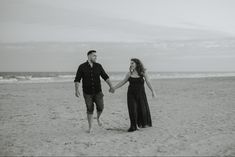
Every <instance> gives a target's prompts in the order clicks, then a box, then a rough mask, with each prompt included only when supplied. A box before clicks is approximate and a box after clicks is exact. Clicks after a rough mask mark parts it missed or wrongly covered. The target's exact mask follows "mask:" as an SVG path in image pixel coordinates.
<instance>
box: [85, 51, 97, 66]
mask: <svg viewBox="0 0 235 157" xmlns="http://www.w3.org/2000/svg"><path fill="white" fill-rule="evenodd" d="M87 57H88V60H89V61H91V62H93V63H96V58H97V56H96V51H95V50H90V51H88V52H87Z"/></svg>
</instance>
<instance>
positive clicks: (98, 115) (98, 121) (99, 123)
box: [97, 111, 102, 126]
mask: <svg viewBox="0 0 235 157" xmlns="http://www.w3.org/2000/svg"><path fill="white" fill-rule="evenodd" d="M101 113H102V112H100V111H97V123H98V125H99V126H102V123H101V122H100V115H101Z"/></svg>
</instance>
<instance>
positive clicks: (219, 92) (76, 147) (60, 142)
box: [0, 77, 235, 156]
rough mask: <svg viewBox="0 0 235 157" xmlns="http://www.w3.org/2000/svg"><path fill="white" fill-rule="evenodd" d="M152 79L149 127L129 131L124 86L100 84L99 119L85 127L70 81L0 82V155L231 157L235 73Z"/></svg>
mask: <svg viewBox="0 0 235 157" xmlns="http://www.w3.org/2000/svg"><path fill="white" fill-rule="evenodd" d="M152 83H153V86H154V88H155V89H156V92H157V98H156V99H153V98H151V94H150V92H149V90H148V89H147V88H146V91H147V95H148V101H149V106H150V111H151V116H152V122H153V127H151V128H145V129H140V130H138V131H136V132H133V133H128V132H127V129H128V128H129V117H128V110H127V104H126V92H127V85H125V86H124V87H123V88H121V89H120V90H117V91H116V93H115V94H110V93H108V86H107V85H106V84H104V83H103V92H104V94H105V97H104V100H105V109H104V112H103V115H102V117H101V120H102V122H103V126H102V127H99V126H98V125H97V123H96V120H95V119H94V125H93V133H91V134H88V133H86V130H87V127H88V125H87V119H86V108H85V104H84V100H83V97H82V98H80V99H77V98H76V97H75V96H74V84H73V82H67V83H20V84H0V155H3V156H5V155H10V156H13V155H37V156H41V155H46V156H48V155H57V156H58V155H62V156H64V155H66V156H70V155H77V156H80V155H81V156H85V155H89V156H94V155H98V156H110V155H115V156H120V155H124V156H131V155H134V156H136V155H140V156H142V155H158V156H164V155H166V156H169V155H177V156H181V155H185V156H189V155H190V156H207V155H209V156H212V155H213V156H214V155H216V156H235V95H234V93H235V77H221V78H195V79H162V80H152ZM114 84H115V83H114ZM95 117H96V114H94V118H95Z"/></svg>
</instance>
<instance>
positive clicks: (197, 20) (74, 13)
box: [0, 0, 235, 71]
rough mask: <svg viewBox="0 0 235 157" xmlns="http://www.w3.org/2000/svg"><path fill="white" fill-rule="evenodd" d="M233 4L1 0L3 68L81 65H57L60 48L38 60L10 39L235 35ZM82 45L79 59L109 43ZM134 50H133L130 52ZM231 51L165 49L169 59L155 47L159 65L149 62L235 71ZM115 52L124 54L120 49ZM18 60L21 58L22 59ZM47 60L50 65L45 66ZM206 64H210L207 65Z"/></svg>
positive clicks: (226, 0) (164, 67)
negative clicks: (95, 45) (8, 45)
mask: <svg viewBox="0 0 235 157" xmlns="http://www.w3.org/2000/svg"><path fill="white" fill-rule="evenodd" d="M234 8H235V1H234V0H99V1H94V0H93V1H92V0H0V43H2V44H1V45H0V61H1V62H0V71H26V70H30V71H34V70H37V71H46V70H47V71H59V70H61V71H71V70H73V69H74V67H75V65H74V64H77V62H76V60H73V59H68V60H63V62H64V67H60V69H57V68H56V65H58V64H60V62H61V59H58V61H51V60H47V59H46V58H48V57H50V56H52V54H54V53H55V51H57V50H56V49H55V50H52V51H53V52H52V51H48V49H47V48H48V47H47V46H42V48H41V49H40V48H39V49H40V50H41V52H40V53H41V56H40V59H41V60H39V61H38V63H37V64H36V62H35V59H34V58H35V56H37V54H36V53H34V52H30V51H29V49H28V48H27V47H26V48H25V51H24V48H22V47H21V49H20V50H19V49H16V48H14V49H12V48H8V49H7V48H6V45H4V44H6V43H30V42H34V43H35V42H66V43H68V42H124V43H138V42H140V43H145V42H153V43H154V42H158V41H159V40H164V41H165V40H166V41H168V40H173V41H177V40H222V39H227V38H235V20H234V19H235V9H234ZM75 47H76V46H75ZM37 48H38V47H37ZM77 48H78V50H74V52H73V53H76V56H78V57H80V58H79V61H81V60H82V59H85V58H86V56H85V55H84V54H85V53H86V51H87V50H88V49H89V48H94V49H98V50H100V51H107V50H106V49H105V48H104V47H102V48H99V47H94V46H88V47H87V49H80V47H77ZM232 48H233V47H232ZM232 48H231V49H232ZM51 49H52V48H51V47H50V50H51ZM62 49H63V48H62ZM133 49H134V48H131V51H132V50H133ZM231 49H229V48H227V49H220V50H216V51H215V52H214V53H211V52H210V51H211V50H208V51H207V50H203V51H205V53H200V52H194V51H192V52H190V53H189V52H187V51H182V52H179V53H178V52H177V56H176V55H175V52H176V51H177V49H173V50H172V52H171V51H166V50H162V49H160V50H161V51H162V52H164V53H165V55H164V58H161V57H162V55H159V54H161V53H162V52H156V53H154V52H152V51H151V54H150V57H151V58H155V59H156V60H157V61H158V63H156V62H155V63H154V64H153V63H152V62H154V60H150V61H151V62H150V63H151V64H148V65H147V66H148V67H150V69H151V70H153V71H154V70H159V71H160V70H161V71H180V70H188V71H190V70H197V71H201V70H209V71H210V70H214V71H216V69H219V70H222V71H226V70H235V69H234V68H232V67H231V66H234V67H235V65H233V64H232V63H231V62H232V61H231V60H233V59H234V54H233V53H232V52H231ZM33 50H35V49H33ZM127 50H128V49H126V50H125V54H124V53H123V54H122V55H121V58H120V59H121V60H122V61H123V60H124V61H125V60H126V61H127V62H128V59H129V58H130V57H132V56H131V55H132V53H128V51H127ZM22 51H24V52H22ZM84 51H85V52H84ZM221 51H224V52H221ZM22 53H23V54H22ZM37 53H39V52H38V51H37ZM71 53H72V52H71ZM114 53H116V54H114V55H119V54H120V52H117V51H114ZM117 53H118V54H117ZM188 53H189V54H190V55H191V56H189V54H188ZM103 54H106V52H104V53H103ZM142 54H143V51H141V52H138V51H137V52H136V53H135V55H136V56H138V57H141V58H143V60H146V61H149V60H148V59H146V58H144V57H143V56H144V55H142ZM22 55H23V56H24V57H22ZM73 55H74V54H69V53H68V52H66V49H65V50H64V51H58V53H57V56H58V57H60V58H62V59H63V58H64V57H66V58H70V57H71V58H73ZM25 56H30V57H31V58H28V57H25ZM81 56H82V57H81ZM185 56H187V57H186V58H185ZM215 57H216V61H215ZM17 58H21V60H20V62H18V61H17ZM24 58H25V59H24ZM26 58H27V59H26ZM104 58H105V56H102V53H101V55H100V59H101V61H102V62H103V63H104V64H109V63H110V62H111V59H104ZM127 58H128V59H127ZM179 58H181V59H179ZM43 61H44V63H45V65H47V66H46V67H45V66H42V65H41V62H43ZM45 61H47V62H45ZM198 61H201V63H200V62H199V63H198ZM218 62H220V63H221V64H220V66H218V65H216V63H218ZM25 63H27V64H25ZM161 63H162V64H161ZM166 63H169V64H166ZM172 63H174V64H172ZM191 63H194V64H193V65H191ZM207 63H211V64H210V65H209V66H208V64H207ZM29 65H30V68H29V67H28V66H29ZM119 65H120V64H118V63H117V64H112V65H111V69H117V70H118V69H120V70H121V71H122V70H124V67H121V66H119ZM125 65H126V64H125ZM76 66H77V65H76ZM160 67H161V68H160ZM185 67H187V68H185Z"/></svg>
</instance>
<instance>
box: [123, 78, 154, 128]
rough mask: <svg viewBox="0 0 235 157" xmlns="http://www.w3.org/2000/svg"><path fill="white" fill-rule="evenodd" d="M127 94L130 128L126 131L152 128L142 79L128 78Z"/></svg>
mask: <svg viewBox="0 0 235 157" xmlns="http://www.w3.org/2000/svg"><path fill="white" fill-rule="evenodd" d="M128 81H129V83H130V84H129V87H128V92H127V104H128V111H129V116H130V124H131V127H130V129H129V130H128V131H135V130H137V125H138V127H143V128H144V127H147V126H152V120H151V115H150V110H149V105H148V100H147V96H146V93H145V87H144V82H145V81H144V78H143V77H138V78H134V77H130V78H129V80H128Z"/></svg>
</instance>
